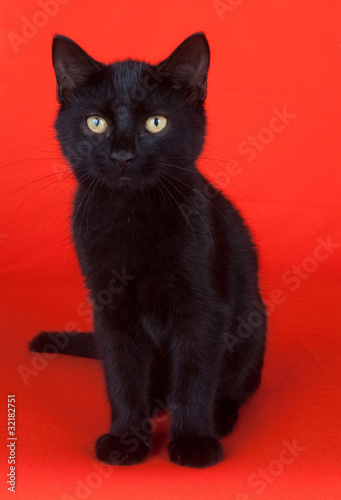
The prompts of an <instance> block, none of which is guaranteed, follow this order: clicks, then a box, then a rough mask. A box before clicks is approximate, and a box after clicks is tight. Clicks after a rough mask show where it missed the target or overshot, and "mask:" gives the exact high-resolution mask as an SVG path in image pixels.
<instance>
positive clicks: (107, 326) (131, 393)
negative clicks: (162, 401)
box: [95, 318, 151, 465]
mask: <svg viewBox="0 0 341 500" xmlns="http://www.w3.org/2000/svg"><path fill="white" fill-rule="evenodd" d="M113 323H114V326H113ZM115 323H116V322H112V321H108V319H105V320H104V321H103V318H101V320H100V321H97V326H95V328H96V334H97V338H98V345H99V352H100V357H101V361H102V364H103V368H104V373H105V381H106V387H107V393H108V397H109V401H110V406H111V428H110V433H108V434H104V435H102V436H100V437H99V438H98V440H97V443H96V448H95V451H96V455H97V458H98V459H99V460H101V461H102V462H105V463H108V464H111V465H133V464H136V463H139V462H141V461H142V460H143V459H144V458H145V457H146V456H147V455H148V453H149V450H150V446H151V439H150V436H151V423H150V418H149V405H148V397H147V392H148V390H147V388H148V379H149V365H150V352H149V350H148V347H146V344H144V343H143V342H141V334H140V333H138V332H137V330H136V327H133V326H131V325H130V329H129V328H128V329H123V328H122V327H121V328H120V327H118V325H117V324H115ZM127 327H128V325H127ZM139 342H140V343H139Z"/></svg>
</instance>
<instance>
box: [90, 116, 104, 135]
mask: <svg viewBox="0 0 341 500" xmlns="http://www.w3.org/2000/svg"><path fill="white" fill-rule="evenodd" d="M86 124H87V126H88V127H89V129H90V130H91V132H95V134H102V133H103V132H105V131H106V130H107V128H108V124H107V122H106V121H105V120H104V118H102V117H101V116H89V118H88V119H87V121H86Z"/></svg>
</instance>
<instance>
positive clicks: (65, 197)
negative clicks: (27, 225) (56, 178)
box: [26, 185, 73, 245]
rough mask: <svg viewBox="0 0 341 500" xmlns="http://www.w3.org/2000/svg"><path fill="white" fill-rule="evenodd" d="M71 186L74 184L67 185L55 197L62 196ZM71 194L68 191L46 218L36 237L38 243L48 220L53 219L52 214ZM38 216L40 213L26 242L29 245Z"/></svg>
mask: <svg viewBox="0 0 341 500" xmlns="http://www.w3.org/2000/svg"><path fill="white" fill-rule="evenodd" d="M70 187H73V186H72V185H69V186H66V188H65V189H63V191H61V192H60V193H58V195H57V196H55V197H54V198H53V199H56V198H58V196H60V195H61V194H62V193H64V192H65V191H66V190H67V189H69V188H70ZM69 196H70V192H68V193H67V195H66V196H64V197H63V199H62V200H61V201H60V202H59V203H58V205H57V206H56V207H55V208H54V209H53V210H52V212H50V214H49V216H48V217H47V219H46V220H45V222H44V224H43V226H42V228H41V229H40V232H39V234H38V236H37V239H36V243H37V242H38V241H39V238H40V236H41V234H42V232H43V231H44V229H45V227H46V224H47V223H48V221H49V220H50V219H51V217H52V215H53V214H54V213H55V211H56V210H57V208H59V207H60V205H61V204H62V203H64V201H65V200H66V199H67V198H68V197H69ZM50 201H51V200H50ZM49 203H50V202H49ZM44 208H45V207H44ZM39 213H41V211H40V212H39ZM38 217H39V214H38V216H37V217H36V219H35V221H34V223H33V226H32V229H31V232H30V234H29V237H28V239H27V242H26V244H27V245H28V244H29V241H30V238H31V235H32V233H33V227H34V225H35V222H36V220H37V219H38Z"/></svg>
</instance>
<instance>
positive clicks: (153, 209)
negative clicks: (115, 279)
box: [73, 198, 181, 273]
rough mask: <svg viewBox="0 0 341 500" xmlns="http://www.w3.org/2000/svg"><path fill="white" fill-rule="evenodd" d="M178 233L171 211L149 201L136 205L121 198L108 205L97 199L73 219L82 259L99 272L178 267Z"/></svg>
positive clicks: (146, 270) (74, 231)
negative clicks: (84, 211) (176, 265)
mask: <svg viewBox="0 0 341 500" xmlns="http://www.w3.org/2000/svg"><path fill="white" fill-rule="evenodd" d="M76 210H77V207H76ZM78 212H79V211H78ZM179 230H180V228H179V223H178V220H177V218H176V217H174V216H172V211H171V210H168V209H167V207H166V206H164V205H163V206H155V205H153V204H148V200H143V202H141V201H139V203H137V202H136V201H135V203H134V201H132V200H122V199H120V198H119V199H117V200H112V201H111V203H107V204H105V203H104V202H103V200H102V202H98V200H97V203H96V202H93V203H92V204H90V205H89V206H88V207H87V211H86V213H84V214H81V213H80V212H79V213H77V212H75V215H74V220H73V235H74V240H75V243H76V249H77V252H78V255H79V256H80V260H83V261H84V262H85V263H86V264H87V266H90V267H91V268H92V269H97V271H98V272H99V271H100V270H101V269H103V270H106V271H107V270H108V269H109V268H111V269H115V270H119V271H120V270H121V269H123V268H124V269H129V271H130V272H132V273H136V272H139V273H141V272H148V271H150V272H151V270H159V272H161V270H162V268H164V267H166V268H168V267H169V266H172V265H175V264H176V260H177V256H178V254H179V249H180V247H181V245H179ZM180 232H181V231H180Z"/></svg>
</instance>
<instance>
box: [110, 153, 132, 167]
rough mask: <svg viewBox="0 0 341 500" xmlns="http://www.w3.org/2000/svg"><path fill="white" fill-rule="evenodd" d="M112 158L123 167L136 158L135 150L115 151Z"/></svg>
mask: <svg viewBox="0 0 341 500" xmlns="http://www.w3.org/2000/svg"><path fill="white" fill-rule="evenodd" d="M110 158H111V159H112V160H114V161H115V162H116V163H117V164H118V165H119V166H120V167H121V168H125V167H126V166H127V164H128V163H129V162H131V161H132V160H134V159H135V158H136V156H135V154H134V152H133V151H113V152H112V153H111V155H110Z"/></svg>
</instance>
